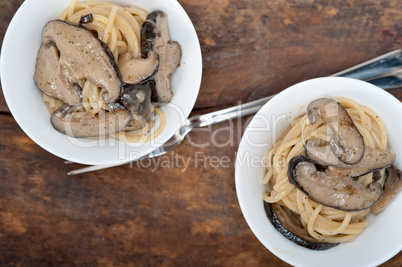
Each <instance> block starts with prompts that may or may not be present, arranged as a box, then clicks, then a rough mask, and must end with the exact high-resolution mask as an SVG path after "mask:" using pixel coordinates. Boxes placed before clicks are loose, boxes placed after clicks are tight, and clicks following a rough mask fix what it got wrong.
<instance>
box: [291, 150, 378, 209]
mask: <svg viewBox="0 0 402 267" xmlns="http://www.w3.org/2000/svg"><path fill="white" fill-rule="evenodd" d="M288 178H289V182H290V183H292V184H293V185H295V186H296V187H297V188H298V189H300V190H301V191H303V192H304V193H305V194H306V195H308V196H309V197H310V198H311V199H312V200H314V201H316V202H318V203H320V204H322V205H324V206H328V207H331V208H335V209H339V210H344V211H359V210H365V209H369V208H370V207H372V206H373V205H374V204H376V203H377V202H378V201H379V200H380V199H381V196H382V193H383V189H382V186H381V185H380V184H379V183H378V182H377V181H374V182H372V183H370V184H369V185H368V187H365V186H364V185H362V184H360V183H359V182H357V181H355V180H353V179H352V178H351V177H350V176H349V171H348V170H343V169H340V168H333V167H328V168H327V169H326V170H325V171H318V170H317V168H316V166H315V165H314V163H313V162H312V161H310V160H308V159H307V158H305V157H304V156H296V157H294V158H292V159H291V160H290V161H289V167H288Z"/></svg>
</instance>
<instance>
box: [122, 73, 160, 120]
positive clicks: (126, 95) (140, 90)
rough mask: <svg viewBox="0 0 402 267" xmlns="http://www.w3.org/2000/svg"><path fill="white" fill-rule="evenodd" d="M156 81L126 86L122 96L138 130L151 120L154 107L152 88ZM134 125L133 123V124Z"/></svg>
mask: <svg viewBox="0 0 402 267" xmlns="http://www.w3.org/2000/svg"><path fill="white" fill-rule="evenodd" d="M153 84H154V81H153V80H150V81H146V82H145V83H139V84H126V85H125V86H124V92H123V94H122V96H121V101H122V103H123V105H124V106H125V107H126V108H127V109H128V110H129V111H130V113H131V116H132V120H134V122H136V123H137V125H138V128H142V127H144V125H145V123H147V122H148V121H149V120H150V119H151V114H152V112H153V105H152V104H151V87H152V86H153ZM131 124H132V123H131Z"/></svg>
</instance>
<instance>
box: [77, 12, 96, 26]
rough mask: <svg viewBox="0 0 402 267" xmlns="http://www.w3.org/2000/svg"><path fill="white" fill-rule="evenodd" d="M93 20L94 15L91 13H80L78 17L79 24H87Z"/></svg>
mask: <svg viewBox="0 0 402 267" xmlns="http://www.w3.org/2000/svg"><path fill="white" fill-rule="evenodd" d="M92 21H94V16H93V15H92V14H86V15H82V16H81V18H80V24H88V23H91V22H92Z"/></svg>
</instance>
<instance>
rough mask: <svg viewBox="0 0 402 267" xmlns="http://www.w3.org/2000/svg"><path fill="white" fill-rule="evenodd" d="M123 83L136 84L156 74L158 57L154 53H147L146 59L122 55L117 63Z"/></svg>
mask: <svg viewBox="0 0 402 267" xmlns="http://www.w3.org/2000/svg"><path fill="white" fill-rule="evenodd" d="M118 67H119V70H120V73H121V77H122V79H123V82H125V83H129V84H137V83H141V82H143V81H145V80H146V79H148V78H149V77H151V76H153V75H154V74H155V73H157V71H158V68H159V56H158V54H157V53H156V52H154V51H150V52H148V56H147V57H146V58H134V57H133V55H132V54H130V53H126V54H124V55H123V56H122V57H121V58H120V59H119V62H118Z"/></svg>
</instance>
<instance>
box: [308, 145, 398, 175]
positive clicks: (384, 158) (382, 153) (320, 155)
mask: <svg viewBox="0 0 402 267" xmlns="http://www.w3.org/2000/svg"><path fill="white" fill-rule="evenodd" d="M304 148H305V154H306V156H307V158H309V159H310V160H312V161H314V162H315V163H317V164H319V165H321V166H323V167H328V166H333V167H337V168H342V169H348V170H349V176H350V177H358V176H362V175H364V174H367V173H370V172H373V171H376V170H380V169H383V168H387V167H389V166H391V165H392V164H393V163H394V161H395V154H394V153H392V152H391V151H390V150H388V149H375V148H371V147H365V149H364V154H363V157H362V159H361V160H360V161H359V162H357V163H356V164H346V163H343V162H342V161H341V160H339V158H338V157H336V155H334V153H333V152H332V149H331V147H330V145H329V143H328V142H325V141H322V140H320V139H318V138H311V139H309V140H307V141H306V143H305V145H304Z"/></svg>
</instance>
